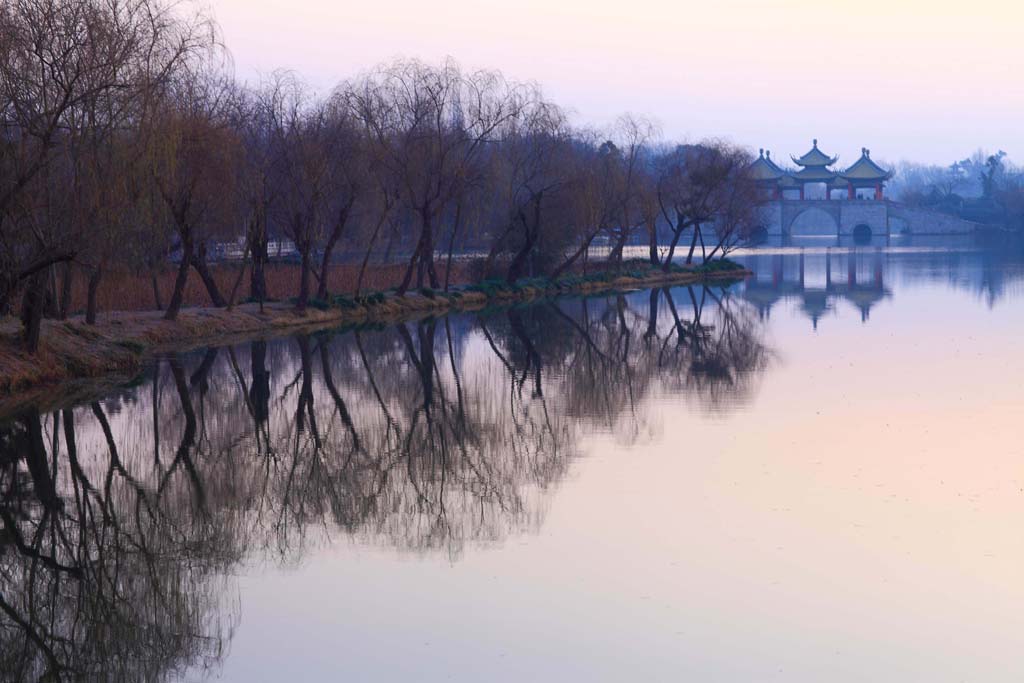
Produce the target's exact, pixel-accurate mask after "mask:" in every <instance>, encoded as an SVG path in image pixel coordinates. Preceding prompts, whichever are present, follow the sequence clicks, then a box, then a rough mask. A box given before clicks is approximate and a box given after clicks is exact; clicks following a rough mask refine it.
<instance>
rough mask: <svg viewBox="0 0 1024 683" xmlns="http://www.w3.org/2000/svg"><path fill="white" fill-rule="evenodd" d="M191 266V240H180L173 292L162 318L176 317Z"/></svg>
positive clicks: (172, 318) (171, 318)
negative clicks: (178, 262) (179, 256)
mask: <svg viewBox="0 0 1024 683" xmlns="http://www.w3.org/2000/svg"><path fill="white" fill-rule="evenodd" d="M191 267H192V240H191V239H187V240H182V241H181V263H180V264H178V275H177V277H175V278H174V292H173V293H172V294H171V302H170V303H169V304H167V312H166V313H165V314H164V320H174V319H175V318H177V317H178V311H179V310H180V309H181V302H182V299H184V297H185V285H186V284H187V283H188V271H189V268H191Z"/></svg>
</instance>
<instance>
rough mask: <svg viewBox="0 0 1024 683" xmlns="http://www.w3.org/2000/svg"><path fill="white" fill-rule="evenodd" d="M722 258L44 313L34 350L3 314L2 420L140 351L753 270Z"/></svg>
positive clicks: (716, 278) (123, 365)
mask: <svg viewBox="0 0 1024 683" xmlns="http://www.w3.org/2000/svg"><path fill="white" fill-rule="evenodd" d="M716 263H722V262H716ZM725 263H726V265H725V266H721V265H719V266H716V267H713V268H700V267H698V268H693V269H682V268H679V269H674V270H671V271H669V272H664V271H662V270H660V269H648V270H647V271H646V272H638V271H636V270H633V271H625V272H607V273H594V274H590V275H587V276H577V275H571V276H568V277H565V278H562V279H559V280H558V281H551V280H542V279H535V280H525V281H520V282H517V283H515V284H512V285H509V284H506V283H504V282H498V281H494V280H490V281H484V282H482V283H479V284H476V285H469V286H466V287H460V288H454V289H452V290H451V291H450V292H447V293H446V292H441V291H434V290H427V289H424V290H417V291H410V292H407V293H406V294H405V295H404V296H399V295H397V294H394V293H383V292H376V293H372V294H367V295H365V296H361V297H352V296H336V297H334V298H333V299H332V300H331V301H330V302H324V301H314V302H311V305H309V306H308V307H307V308H306V310H305V311H304V312H298V311H296V310H295V308H294V305H293V304H291V303H286V302H275V303H266V304H265V305H264V307H263V310H262V311H261V310H260V306H259V305H258V304H256V303H244V304H239V305H237V306H235V307H234V308H233V309H232V310H230V311H229V310H227V309H223V308H202V307H197V308H186V309H182V310H181V312H180V313H179V314H178V318H177V319H176V320H173V321H171V320H164V319H163V313H162V312H160V311H145V312H115V313H110V314H107V315H104V316H102V317H101V319H100V320H99V321H98V322H97V323H96V324H95V325H86V324H85V321H84V318H82V317H81V316H75V317H72V318H69V319H67V320H46V321H44V324H43V331H42V342H41V345H40V349H39V351H38V353H37V354H35V355H30V354H28V353H26V352H25V351H23V350H22V349H21V342H20V338H19V333H20V324H19V322H18V321H17V320H16V319H15V318H13V317H8V318H7V319H5V320H0V419H3V418H4V417H5V416H8V415H9V414H10V413H11V412H13V411H14V408H15V407H16V406H20V405H23V404H32V403H35V402H39V401H40V400H42V401H43V402H49V401H48V400H46V399H49V398H56V397H57V396H63V397H66V396H67V395H68V394H74V393H75V388H76V387H75V383H76V382H79V381H81V380H102V379H103V378H109V379H110V381H111V382H112V383H123V382H125V381H127V380H129V379H130V378H131V377H132V376H133V375H135V374H137V373H138V372H139V371H140V370H141V368H142V367H143V364H144V363H145V362H146V360H147V359H149V358H152V357H153V356H156V355H159V354H163V353H171V352H175V351H187V350H190V349H194V348H197V347H203V346H216V345H222V344H226V343H238V342H244V341H248V340H251V339H259V338H262V337H273V336H280V335H283V334H292V333H294V332H296V331H303V330H306V331H310V332H313V331H318V330H324V329H330V328H334V327H347V326H358V325H373V324H388V323H395V322H400V321H402V320H408V319H416V318H421V317H425V316H431V315H437V314H444V313H449V312H457V311H475V310H481V309H484V308H487V307H489V306H501V305H511V304H516V303H525V302H529V301H533V300H535V299H542V298H550V297H554V296H572V295H590V294H599V293H605V292H614V291H630V290H636V289H649V288H652V287H658V286H666V285H671V286H685V285H693V284H710V283H726V282H734V281H739V280H742V279H744V278H746V277H748V276H750V275H752V273H751V272H750V271H749V270H746V269H744V268H742V267H740V266H737V265H735V264H732V263H730V262H725ZM92 384H93V386H95V384H96V382H95V381H94V382H92Z"/></svg>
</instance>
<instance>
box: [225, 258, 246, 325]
mask: <svg viewBox="0 0 1024 683" xmlns="http://www.w3.org/2000/svg"><path fill="white" fill-rule="evenodd" d="M248 263H249V245H248V244H246V245H245V252H244V253H243V254H242V267H241V268H240V269H239V270H238V277H236V278H235V284H234V285H233V286H232V287H231V294H230V296H228V310H229V311H230V310H231V309H233V308H234V307H235V297H236V296H238V287H239V286H240V285H241V284H242V278H243V277H245V267H246V265H248Z"/></svg>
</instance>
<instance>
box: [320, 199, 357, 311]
mask: <svg viewBox="0 0 1024 683" xmlns="http://www.w3.org/2000/svg"><path fill="white" fill-rule="evenodd" d="M351 210H352V200H349V202H348V203H347V204H346V205H345V206H343V207H342V208H341V210H340V211H339V213H338V220H337V222H336V223H335V224H334V229H333V230H331V234H330V235H328V236H327V242H326V243H325V244H324V255H323V258H322V259H321V260H320V285H319V286H318V287H317V290H316V295H317V297H318V298H320V299H324V300H326V299H327V293H328V292H327V270H328V268H329V267H330V264H331V256H332V255H333V253H334V247H335V246H337V244H338V240H340V239H341V236H342V234H344V232H345V226H346V225H347V224H348V216H349V213H350V212H351Z"/></svg>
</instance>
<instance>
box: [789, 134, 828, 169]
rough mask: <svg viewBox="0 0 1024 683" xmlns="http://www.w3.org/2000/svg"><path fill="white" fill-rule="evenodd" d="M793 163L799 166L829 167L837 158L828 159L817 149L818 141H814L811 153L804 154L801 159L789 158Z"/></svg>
mask: <svg viewBox="0 0 1024 683" xmlns="http://www.w3.org/2000/svg"><path fill="white" fill-rule="evenodd" d="M790 158H791V159H793V161H794V162H796V163H797V164H799V165H800V166H804V167H807V166H822V167H823V166H831V165H832V164H834V163H836V161H838V160H839V157H830V156H828V155H827V154H825V153H824V152H822V151H821V150H820V149H818V141H817V139H815V140H814V146H813V147H811V151H809V152H807V154H804V155H803V156H802V157H800V158H799V159H797V158H796V157H790Z"/></svg>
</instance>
